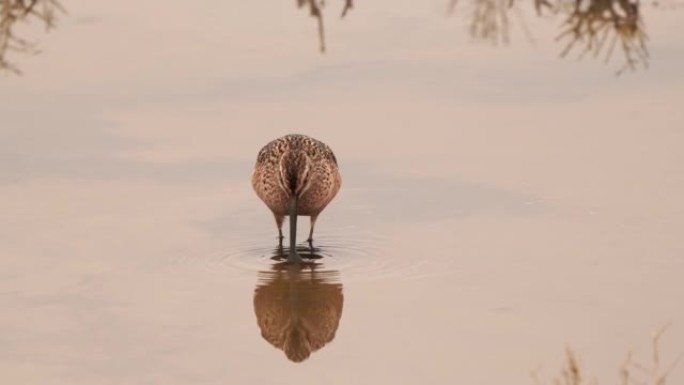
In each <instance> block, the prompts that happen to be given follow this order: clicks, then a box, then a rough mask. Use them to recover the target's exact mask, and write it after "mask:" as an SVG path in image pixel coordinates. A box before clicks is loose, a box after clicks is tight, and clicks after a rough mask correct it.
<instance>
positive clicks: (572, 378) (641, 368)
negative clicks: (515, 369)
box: [532, 326, 684, 385]
mask: <svg viewBox="0 0 684 385" xmlns="http://www.w3.org/2000/svg"><path fill="white" fill-rule="evenodd" d="M667 328H668V327H667V326H666V327H664V328H662V329H660V330H659V331H658V332H656V333H654V335H653V339H652V342H651V349H652V352H651V361H652V362H651V364H650V365H648V366H647V365H643V364H640V363H638V362H635V361H634V359H633V355H632V351H629V352H627V355H626V357H625V360H624V361H623V363H622V365H621V366H620V369H619V371H618V375H619V377H618V380H619V381H618V384H619V385H665V383H666V381H667V378H668V376H670V374H671V373H672V371H673V370H674V369H675V368H676V367H677V366H678V364H679V363H680V362H681V361H682V359H684V354H680V355H679V356H678V357H677V358H676V359H674V360H673V361H672V362H671V363H670V364H669V365H662V363H661V356H660V338H661V337H662V335H663V334H664V333H665V331H666V330H667ZM634 369H636V370H637V371H638V372H637V373H633V371H634ZM584 377H586V376H585V375H583V373H582V370H581V368H580V365H579V361H578V360H577V356H576V355H575V353H574V352H573V351H572V350H571V349H570V348H567V347H566V349H565V361H564V362H563V366H562V367H561V371H560V375H558V376H555V377H554V378H552V379H551V382H550V383H551V384H554V385H588V384H590V383H594V384H595V383H596V381H595V380H593V381H591V382H589V383H587V382H586V381H585V379H584ZM532 380H533V381H534V384H535V385H545V384H546V382H545V381H543V380H541V379H540V378H539V375H538V370H535V371H533V372H532Z"/></svg>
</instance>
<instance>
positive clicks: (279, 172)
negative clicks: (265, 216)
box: [252, 134, 342, 262]
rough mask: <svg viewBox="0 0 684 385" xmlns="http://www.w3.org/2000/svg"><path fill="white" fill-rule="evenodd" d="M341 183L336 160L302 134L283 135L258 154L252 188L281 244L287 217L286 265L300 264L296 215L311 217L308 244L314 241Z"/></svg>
mask: <svg viewBox="0 0 684 385" xmlns="http://www.w3.org/2000/svg"><path fill="white" fill-rule="evenodd" d="M341 184H342V178H341V177H340V172H339V169H338V167H337V159H335V154H333V152H332V150H331V149H330V147H328V146H327V145H326V144H325V143H323V142H320V141H318V140H316V139H313V138H310V137H308V136H305V135H296V134H291V135H286V136H283V137H282V138H278V139H276V140H274V141H272V142H270V143H268V144H267V145H266V146H264V148H262V149H261V151H259V155H258V156H257V161H256V165H255V166H254V174H253V175H252V187H254V191H256V193H257V195H258V196H259V198H261V200H262V201H264V203H266V206H268V208H269V209H271V211H272V212H273V216H274V217H275V221H276V225H277V226H278V236H279V239H280V245H281V246H282V242H283V231H282V227H283V220H284V219H285V216H286V215H287V216H289V217H290V253H289V256H288V261H289V262H300V261H301V257H300V256H299V254H297V250H296V248H295V245H296V241H297V216H298V215H302V216H309V217H311V228H310V230H309V239H308V241H309V242H312V241H313V231H314V225H315V224H316V219H317V218H318V215H319V214H320V213H321V211H323V209H324V208H325V206H327V205H328V203H330V201H331V200H332V199H333V198H334V197H335V195H336V194H337V191H339V189H340V186H341Z"/></svg>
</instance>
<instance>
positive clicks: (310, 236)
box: [306, 214, 318, 244]
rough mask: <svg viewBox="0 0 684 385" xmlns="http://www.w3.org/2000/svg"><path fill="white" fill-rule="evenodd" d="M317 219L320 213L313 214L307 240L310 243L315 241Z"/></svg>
mask: <svg viewBox="0 0 684 385" xmlns="http://www.w3.org/2000/svg"><path fill="white" fill-rule="evenodd" d="M316 219H318V214H314V215H312V216H311V227H310V228H309V239H307V240H306V241H307V242H309V244H312V243H313V231H314V225H315V224H316Z"/></svg>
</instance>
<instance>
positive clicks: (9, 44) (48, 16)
mask: <svg viewBox="0 0 684 385" xmlns="http://www.w3.org/2000/svg"><path fill="white" fill-rule="evenodd" d="M56 11H62V12H64V8H62V6H61V5H60V3H59V2H58V1H57V0H0V70H10V71H12V72H15V73H19V69H18V68H17V67H15V66H14V65H12V64H11V63H10V62H8V61H7V59H6V55H7V52H8V51H12V50H14V51H22V52H37V49H36V46H35V44H34V43H32V42H30V41H27V40H24V39H22V38H20V37H19V36H17V35H15V34H14V28H15V24H16V23H18V22H22V21H27V20H30V19H37V20H39V21H40V22H41V23H43V24H44V25H45V28H46V29H50V28H52V27H54V25H55V12H56Z"/></svg>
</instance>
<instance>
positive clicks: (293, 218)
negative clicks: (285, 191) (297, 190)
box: [287, 196, 302, 263]
mask: <svg viewBox="0 0 684 385" xmlns="http://www.w3.org/2000/svg"><path fill="white" fill-rule="evenodd" d="M287 261H288V262H297V263H299V262H302V257H300V256H299V254H297V197H296V196H294V197H292V198H290V255H289V256H288V257H287Z"/></svg>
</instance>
